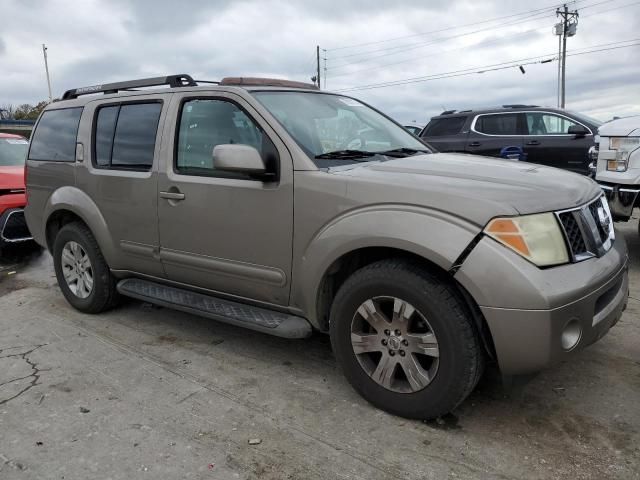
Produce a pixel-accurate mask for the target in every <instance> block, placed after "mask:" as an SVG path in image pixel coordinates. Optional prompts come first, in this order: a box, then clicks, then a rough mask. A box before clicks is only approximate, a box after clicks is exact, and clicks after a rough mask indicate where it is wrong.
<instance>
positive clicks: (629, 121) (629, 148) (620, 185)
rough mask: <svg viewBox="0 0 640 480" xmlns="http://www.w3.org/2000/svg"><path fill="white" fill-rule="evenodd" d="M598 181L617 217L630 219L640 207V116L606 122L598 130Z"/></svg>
mask: <svg viewBox="0 0 640 480" xmlns="http://www.w3.org/2000/svg"><path fill="white" fill-rule="evenodd" d="M598 137H599V141H598V144H597V146H596V147H594V150H593V156H594V157H596V181H597V182H598V184H599V185H600V187H601V188H602V189H603V190H604V192H605V194H606V195H607V198H608V199H609V204H610V205H611V212H612V213H613V217H614V219H615V220H620V221H625V222H626V221H628V220H629V219H630V218H631V215H632V213H633V209H634V208H635V207H638V206H640V195H639V194H640V115H639V116H634V117H627V118H621V119H619V120H613V121H611V122H608V123H605V124H604V125H602V126H601V127H600V128H599V130H598Z"/></svg>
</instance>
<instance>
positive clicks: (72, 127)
mask: <svg viewBox="0 0 640 480" xmlns="http://www.w3.org/2000/svg"><path fill="white" fill-rule="evenodd" d="M80 115H82V107H79V108H65V109H62V110H47V111H46V112H44V113H43V114H42V117H41V118H40V121H39V122H38V126H37V127H36V131H35V133H34V134H33V140H31V149H30V150H29V160H42V161H52V162H74V161H75V159H76V139H77V137H78V125H79V123H80Z"/></svg>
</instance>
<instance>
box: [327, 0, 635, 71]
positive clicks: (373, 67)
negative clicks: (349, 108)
mask: <svg viewBox="0 0 640 480" xmlns="http://www.w3.org/2000/svg"><path fill="white" fill-rule="evenodd" d="M609 1H611V0H607V1H606V2H598V3H595V4H591V5H586V6H584V7H581V8H582V9H586V8H591V7H595V6H599V5H601V4H603V3H608V2H609ZM638 4H640V1H636V2H632V3H628V4H625V5H620V6H617V7H613V8H610V9H607V10H604V11H599V12H594V13H592V14H590V15H583V16H581V18H582V19H585V18H590V17H594V16H596V15H600V14H602V13H608V12H610V11H613V10H619V9H621V8H626V7H632V6H634V5H638ZM547 28H548V26H546V25H545V26H543V27H538V28H531V29H528V30H524V31H522V32H515V33H512V34H510V35H505V36H503V37H500V38H496V39H494V40H490V41H485V40H482V41H480V42H478V43H476V44H474V45H466V46H463V47H459V48H454V49H449V50H443V51H440V52H436V53H433V54H430V55H425V56H419V57H412V58H407V59H403V60H400V61H397V62H392V63H385V64H382V65H376V66H371V67H366V68H360V69H358V70H353V71H349V72H344V73H334V74H333V75H332V76H333V77H341V76H345V75H353V74H356V73H361V72H367V71H371V70H378V69H380V68H385V67H390V66H394V65H399V64H402V63H408V62H415V61H418V60H422V59H424V58H430V57H434V56H437V55H442V54H444V53H450V52H455V51H460V50H466V49H469V48H472V47H474V46H484V45H490V44H494V43H499V42H502V41H504V39H507V38H512V37H517V36H522V35H525V34H527V33H531V32H536V31H540V30H546V29H547ZM334 68H337V67H334Z"/></svg>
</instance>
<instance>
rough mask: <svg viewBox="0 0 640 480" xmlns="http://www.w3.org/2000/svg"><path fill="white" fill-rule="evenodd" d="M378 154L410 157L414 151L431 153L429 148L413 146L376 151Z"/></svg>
mask: <svg viewBox="0 0 640 480" xmlns="http://www.w3.org/2000/svg"><path fill="white" fill-rule="evenodd" d="M376 153H377V154H378V155H386V156H387V157H399V158H401V157H410V156H411V155H415V154H416V153H431V151H430V150H427V149H424V150H417V149H415V148H406V147H402V148H394V149H393V150H385V151H383V152H376Z"/></svg>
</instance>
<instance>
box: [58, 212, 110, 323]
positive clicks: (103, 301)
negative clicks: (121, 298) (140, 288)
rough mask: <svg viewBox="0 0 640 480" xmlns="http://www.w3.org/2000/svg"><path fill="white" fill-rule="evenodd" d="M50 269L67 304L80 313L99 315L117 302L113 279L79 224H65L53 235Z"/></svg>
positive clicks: (91, 235) (84, 228)
mask: <svg viewBox="0 0 640 480" xmlns="http://www.w3.org/2000/svg"><path fill="white" fill-rule="evenodd" d="M53 266H54V269H55V272H56V278H57V279H58V285H59V286H60V289H61V290H62V294H63V295H64V296H65V298H66V299H67V301H68V302H69V303H70V304H71V305H72V306H73V307H74V308H75V309H77V310H80V311H81V312H84V313H100V312H103V311H105V310H108V309H110V308H112V307H113V306H115V304H116V303H117V300H118V291H117V289H116V280H115V278H114V277H113V275H112V274H111V271H110V270H109V266H108V265H107V262H106V261H105V259H104V257H103V256H102V252H101V251H100V248H99V247H98V242H97V241H96V239H95V238H94V236H93V234H92V233H91V231H90V230H89V229H88V228H87V227H86V226H85V225H83V224H81V223H75V222H74V223H69V224H67V225H65V226H63V227H62V228H61V229H60V231H59V232H58V234H57V235H56V238H55V241H54V244H53Z"/></svg>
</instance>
